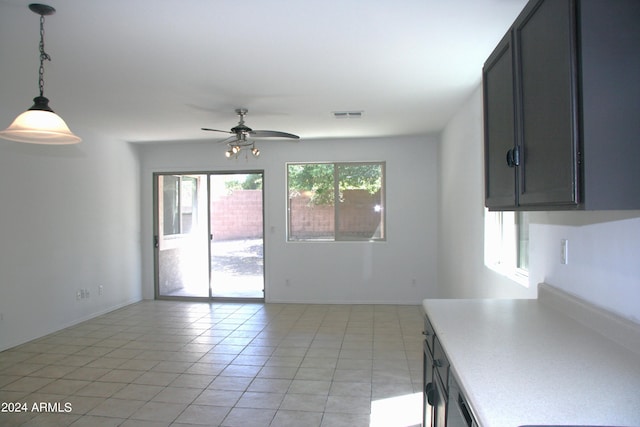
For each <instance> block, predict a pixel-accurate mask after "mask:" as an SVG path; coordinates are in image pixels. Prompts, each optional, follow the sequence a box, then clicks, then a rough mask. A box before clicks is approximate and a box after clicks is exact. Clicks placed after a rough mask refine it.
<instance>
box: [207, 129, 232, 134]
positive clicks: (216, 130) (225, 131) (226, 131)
mask: <svg viewBox="0 0 640 427" xmlns="http://www.w3.org/2000/svg"><path fill="white" fill-rule="evenodd" d="M200 129H202V130H208V131H212V132H223V133H233V132H229V131H228V130H220V129H210V128H200Z"/></svg>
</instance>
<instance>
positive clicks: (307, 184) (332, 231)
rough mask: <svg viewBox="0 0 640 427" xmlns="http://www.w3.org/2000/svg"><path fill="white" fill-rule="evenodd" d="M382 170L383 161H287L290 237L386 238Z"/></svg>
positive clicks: (310, 239)
mask: <svg viewBox="0 0 640 427" xmlns="http://www.w3.org/2000/svg"><path fill="white" fill-rule="evenodd" d="M384 169H385V164H384V162H362V163H355V162H354V163H289V164H287V190H288V195H289V197H288V203H289V204H288V224H287V226H288V233H287V236H288V240H289V241H336V240H341V241H342V240H348V241H363V240H364V241H369V240H384V239H385V229H384V224H385V218H384V217H385V214H384Z"/></svg>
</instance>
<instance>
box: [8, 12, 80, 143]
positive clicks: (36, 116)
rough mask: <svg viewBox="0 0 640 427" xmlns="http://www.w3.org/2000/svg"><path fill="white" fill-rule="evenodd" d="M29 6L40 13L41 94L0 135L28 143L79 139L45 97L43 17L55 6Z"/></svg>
mask: <svg viewBox="0 0 640 427" xmlns="http://www.w3.org/2000/svg"><path fill="white" fill-rule="evenodd" d="M29 9H31V11H33V12H34V13H37V14H38V15H40V45H39V48H40V68H39V70H38V86H39V88H40V96H36V97H35V98H33V106H32V107H31V108H29V109H28V110H27V111H25V112H24V113H22V114H20V115H19V116H18V117H16V119H15V120H14V121H13V123H11V125H10V126H9V127H8V128H6V129H5V130H3V131H1V132H0V138H4V139H8V140H10V141H17V142H26V143H30V144H50V145H62V144H76V143H78V142H80V141H81V139H80V138H79V137H77V136H76V135H74V134H73V133H72V132H71V130H69V127H68V126H67V124H66V123H65V122H64V120H62V118H61V117H60V116H58V115H57V114H56V113H54V112H53V110H52V109H51V108H50V107H49V100H48V99H47V98H45V97H44V95H43V91H44V61H45V60H46V61H50V60H51V57H50V56H49V55H48V54H47V53H46V52H45V51H44V17H45V16H48V15H52V14H54V13H55V11H56V10H55V9H54V8H52V7H51V6H47V5H45V4H38V3H33V4H30V5H29Z"/></svg>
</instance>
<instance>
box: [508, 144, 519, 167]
mask: <svg viewBox="0 0 640 427" xmlns="http://www.w3.org/2000/svg"><path fill="white" fill-rule="evenodd" d="M519 165H520V149H519V148H518V147H514V148H512V149H511V150H509V151H507V166H509V167H510V168H513V167H515V166H519Z"/></svg>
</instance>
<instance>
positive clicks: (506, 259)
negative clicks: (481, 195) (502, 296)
mask: <svg viewBox="0 0 640 427" xmlns="http://www.w3.org/2000/svg"><path fill="white" fill-rule="evenodd" d="M484 240H485V243H484V246H485V248H484V253H485V265H486V266H487V267H489V268H491V269H492V270H494V271H496V272H498V273H500V274H502V275H505V276H508V277H510V278H512V279H513V280H515V281H517V282H518V283H520V284H522V285H524V286H529V213H528V212H489V211H488V210H486V211H485V239H484Z"/></svg>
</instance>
